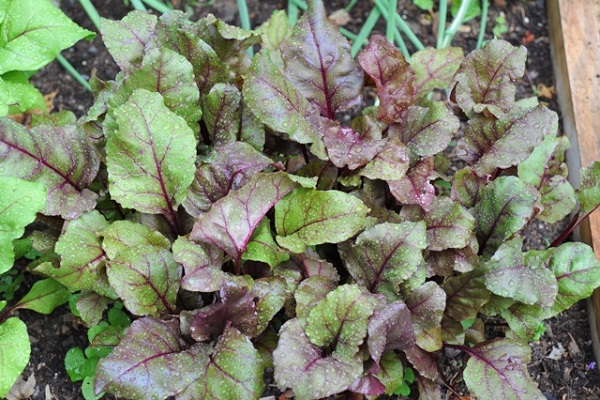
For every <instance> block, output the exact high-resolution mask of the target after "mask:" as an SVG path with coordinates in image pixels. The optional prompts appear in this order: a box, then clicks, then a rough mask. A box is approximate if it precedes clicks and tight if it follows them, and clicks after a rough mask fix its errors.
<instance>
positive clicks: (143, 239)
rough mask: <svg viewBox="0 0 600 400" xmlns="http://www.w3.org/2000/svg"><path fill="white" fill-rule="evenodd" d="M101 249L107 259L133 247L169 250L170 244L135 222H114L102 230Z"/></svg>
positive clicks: (159, 234)
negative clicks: (152, 247)
mask: <svg viewBox="0 0 600 400" xmlns="http://www.w3.org/2000/svg"><path fill="white" fill-rule="evenodd" d="M101 235H102V236H103V237H104V239H103V240H102V248H103V249H104V252H105V253H106V256H107V257H108V258H109V259H113V258H116V257H117V256H118V255H119V253H121V252H123V251H125V250H127V249H128V248H130V247H134V246H156V247H162V248H163V249H166V250H169V249H170V248H171V242H170V241H169V239H167V238H166V237H164V236H163V235H162V234H161V233H160V232H158V231H155V230H153V229H150V228H148V227H147V226H146V225H142V224H140V223H137V222H131V221H125V220H121V221H115V222H113V223H112V224H110V225H109V226H108V227H106V228H105V229H103V230H102V232H101Z"/></svg>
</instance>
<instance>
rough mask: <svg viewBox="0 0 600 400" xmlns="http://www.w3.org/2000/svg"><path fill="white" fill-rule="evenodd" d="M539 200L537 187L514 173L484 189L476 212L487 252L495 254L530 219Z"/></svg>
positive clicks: (477, 228)
mask: <svg viewBox="0 0 600 400" xmlns="http://www.w3.org/2000/svg"><path fill="white" fill-rule="evenodd" d="M538 199H539V193H538V192H537V191H535V189H533V188H532V187H531V186H529V185H527V184H525V183H523V182H522V181H521V180H520V179H519V178H517V177H514V176H501V177H499V178H497V179H495V180H494V181H493V182H492V183H490V184H488V185H487V186H485V187H484V188H483V189H482V190H481V191H480V195H479V201H478V202H477V204H476V205H475V208H474V210H473V215H474V216H475V233H476V234H477V240H478V241H479V247H480V248H481V249H482V250H483V254H484V255H486V256H491V255H492V254H494V252H495V251H496V250H497V249H498V247H500V245H501V244H502V243H504V241H506V239H508V238H510V237H511V236H512V235H513V234H515V233H517V232H518V231H520V230H521V229H522V228H523V227H524V226H525V225H526V224H527V222H529V220H530V219H531V218H532V216H533V213H534V208H535V205H536V203H537V201H538Z"/></svg>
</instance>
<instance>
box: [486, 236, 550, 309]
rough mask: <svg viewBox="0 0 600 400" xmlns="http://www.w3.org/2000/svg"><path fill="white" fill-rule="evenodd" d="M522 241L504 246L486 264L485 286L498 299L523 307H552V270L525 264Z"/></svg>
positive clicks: (518, 239)
mask: <svg viewBox="0 0 600 400" xmlns="http://www.w3.org/2000/svg"><path fill="white" fill-rule="evenodd" d="M522 247H523V240H522V239H521V238H515V239H512V240H510V241H507V242H505V243H503V244H502V245H501V246H500V247H499V248H498V250H496V252H495V253H494V255H493V256H492V258H491V259H490V260H489V261H488V262H487V263H485V266H484V268H485V269H486V271H487V272H486V274H485V286H486V287H487V288H488V289H489V290H490V291H491V292H493V293H495V294H497V295H498V296H502V297H508V298H511V299H514V300H517V301H519V302H521V303H524V304H539V305H543V306H551V305H552V304H553V303H554V299H555V298H556V295H557V290H558V289H557V283H556V279H555V277H554V274H553V273H552V271H551V270H549V269H547V268H545V267H544V266H543V265H535V264H532V263H528V262H526V261H525V255H524V254H523V252H522V251H521V248H522Z"/></svg>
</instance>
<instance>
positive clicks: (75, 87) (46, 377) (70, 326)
mask: <svg viewBox="0 0 600 400" xmlns="http://www.w3.org/2000/svg"><path fill="white" fill-rule="evenodd" d="M172 2H173V3H174V4H175V5H178V6H179V7H183V3H184V1H181V0H172ZM247 2H248V7H249V10H250V17H251V20H252V23H253V25H254V26H256V25H259V24H260V23H262V22H264V21H265V20H266V19H268V18H269V16H270V15H271V13H272V11H273V10H275V9H283V8H285V6H286V2H285V1H284V0H262V1H258V0H248V1H247ZM96 3H97V7H98V11H99V13H100V15H102V16H103V17H106V18H110V19H120V18H122V17H123V16H124V15H125V14H126V13H127V12H128V11H129V9H128V8H127V7H125V6H124V5H123V2H122V1H121V0H106V1H102V2H96ZM188 3H190V4H192V5H191V6H190V7H191V10H192V11H193V13H194V16H195V17H201V16H203V15H205V14H207V13H209V12H211V13H214V14H215V15H217V16H218V17H220V18H222V19H224V20H225V21H226V22H228V23H232V24H239V17H238V15H237V11H236V10H237V8H236V1H235V0H216V1H207V0H197V1H194V2H188ZM326 3H327V8H328V11H329V12H333V11H335V10H338V9H341V8H343V7H345V6H346V4H347V3H348V0H335V1H326ZM493 3H494V6H493V7H492V9H491V13H490V17H489V19H488V29H487V32H488V33H487V34H486V39H489V38H491V36H492V35H491V30H492V28H493V27H494V26H495V25H496V21H497V19H498V18H502V17H503V18H505V20H506V27H507V28H508V32H506V33H504V34H502V35H501V36H500V37H501V38H503V39H506V40H508V41H510V42H511V43H513V44H515V45H520V44H523V45H525V46H526V47H527V49H528V52H529V58H528V61H527V71H526V74H525V77H524V78H523V79H522V81H521V82H519V88H518V96H519V97H520V98H524V97H530V96H534V95H538V97H539V98H540V100H541V101H545V102H547V103H548V105H549V107H550V108H552V109H554V110H555V111H557V112H558V106H557V103H556V99H555V96H554V93H553V88H554V86H553V71H552V64H551V57H550V50H549V41H548V27H547V23H546V10H545V2H544V0H529V1H516V0H515V1H511V0H495V1H494V2H493ZM60 7H61V8H62V9H63V10H64V11H65V12H66V13H67V15H69V16H70V17H71V18H72V19H73V20H74V21H75V22H77V23H78V24H80V25H81V26H83V27H85V28H87V29H90V30H94V27H93V25H92V24H91V22H90V21H89V19H88V18H87V16H86V14H85V13H84V12H83V10H82V9H81V7H80V5H79V2H78V1H77V0H62V2H60ZM371 7H372V2H371V1H367V0H359V1H358V2H357V4H356V5H355V7H354V8H353V9H352V10H351V12H350V20H349V22H348V23H347V24H346V25H345V28H346V29H348V30H350V31H352V32H355V33H356V32H358V30H359V29H360V27H361V26H362V24H363V23H364V21H365V19H366V17H367V16H368V14H369V11H370V10H371ZM399 9H400V10H402V15H403V16H404V17H405V20H406V21H407V22H408V23H409V25H410V26H411V28H412V29H413V30H414V31H415V32H416V33H417V34H418V36H419V37H420V38H421V40H422V41H423V43H424V44H425V45H432V44H434V40H435V36H434V33H433V29H434V27H435V26H436V23H435V21H433V20H432V16H431V15H430V14H429V13H427V12H424V11H421V10H420V9H418V8H416V7H415V6H414V5H413V3H412V2H411V1H408V0H400V1H399ZM375 31H377V32H379V33H384V32H385V26H384V25H383V23H382V22H381V21H380V23H379V25H377V26H376V28H375ZM478 32H479V24H478V22H477V21H475V20H474V21H471V22H469V23H468V24H467V25H466V26H464V27H463V28H461V30H460V32H459V33H458V35H457V37H456V38H455V40H454V42H453V45H455V46H460V47H462V48H463V49H464V50H465V52H469V51H471V50H473V49H474V48H475V44H476V37H477V34H478ZM63 55H64V56H65V57H66V58H67V59H68V60H69V61H70V62H71V63H72V64H73V66H75V68H77V69H78V70H79V71H80V72H81V73H83V74H84V75H86V76H88V77H89V76H91V75H92V74H93V73H94V71H95V73H96V74H97V75H98V76H99V77H100V78H101V79H112V78H114V76H115V75H116V73H117V72H118V68H117V66H116V65H115V63H114V62H113V61H112V59H111V57H110V55H108V53H107V51H106V48H105V47H104V46H103V45H102V43H101V40H100V38H99V37H96V38H95V39H94V40H93V41H92V42H85V41H82V42H79V43H78V44H77V45H75V46H74V47H73V48H71V49H69V50H66V51H64V52H63ZM33 83H34V84H35V85H36V86H37V87H38V88H39V89H40V90H41V91H42V92H43V93H51V92H55V91H57V94H56V97H55V99H54V109H53V111H58V110H63V109H64V110H71V111H73V112H75V113H76V114H77V115H78V116H79V115H82V114H83V113H84V112H85V111H86V110H87V109H88V108H89V107H90V106H91V105H92V103H93V97H92V95H91V94H90V93H89V92H87V91H85V89H83V88H82V87H81V86H80V85H79V84H77V83H76V82H75V81H74V79H73V78H72V77H71V76H70V75H69V74H67V73H66V72H65V71H64V70H63V69H62V67H61V66H60V65H59V64H58V63H57V62H54V63H52V64H50V65H48V66H47V67H45V68H44V69H42V70H41V71H40V72H38V73H37V74H36V75H35V76H34V78H33ZM561 230H562V227H561V224H557V226H549V225H545V224H541V223H536V224H534V226H533V227H532V228H531V229H530V230H529V232H528V235H527V238H526V244H527V246H528V247H529V248H544V247H545V246H547V244H548V243H549V242H551V241H552V240H553V239H554V238H555V237H557V236H558V234H559V233H560V231H561ZM25 286H28V285H24V287H23V288H22V290H24V291H26V290H28V287H25ZM18 316H19V317H20V318H21V319H23V320H24V321H25V322H26V324H27V326H28V329H29V335H30V337H31V342H32V354H31V361H30V363H29V365H28V366H27V369H26V370H25V372H24V374H23V377H24V378H25V379H27V378H28V377H30V376H31V375H34V376H35V379H36V383H35V385H33V389H34V393H33V394H31V393H27V394H28V395H29V396H30V398H32V399H60V400H63V399H81V398H83V396H82V395H81V392H80V383H72V382H71V381H70V380H69V377H68V376H67V374H66V372H65V369H64V365H63V363H64V355H65V353H66V351H67V350H68V349H69V348H70V347H72V346H77V345H78V346H80V347H82V348H84V347H85V346H86V345H87V337H86V329H85V327H84V326H83V325H82V323H81V322H80V321H79V320H78V319H77V318H75V317H73V316H72V314H71V313H70V311H69V309H68V307H66V306H63V307H61V308H59V309H58V310H56V311H55V312H54V313H53V314H51V315H50V316H41V315H39V314H36V313H33V312H28V311H19V312H18ZM546 328H547V329H546V333H545V334H544V335H543V336H542V337H541V339H540V341H539V342H537V343H533V344H532V347H533V353H532V360H531V364H530V366H529V370H530V373H531V375H532V376H533V379H534V380H535V381H536V382H538V384H539V388H540V389H541V391H542V392H543V393H544V395H545V396H546V398H547V399H560V400H563V399H574V400H580V399H600V373H599V371H598V368H597V367H596V366H595V365H594V364H595V363H594V362H593V361H594V357H593V354H592V347H591V337H590V330H589V325H588V320H587V315H586V306H585V302H581V303H579V304H576V305H575V306H573V307H572V308H571V309H570V310H568V311H566V312H564V313H563V314H561V315H560V316H558V317H556V318H552V319H550V320H548V321H546ZM450 383H451V384H452V385H456V390H460V388H461V384H460V383H461V382H460V377H454V380H451V381H450ZM449 393H450V392H449ZM462 394H463V395H468V393H462ZM275 395H276V394H275ZM25 397H27V396H25ZM25 397H23V398H25ZM448 398H451V394H448ZM463 398H465V397H463ZM466 398H468V397H466Z"/></svg>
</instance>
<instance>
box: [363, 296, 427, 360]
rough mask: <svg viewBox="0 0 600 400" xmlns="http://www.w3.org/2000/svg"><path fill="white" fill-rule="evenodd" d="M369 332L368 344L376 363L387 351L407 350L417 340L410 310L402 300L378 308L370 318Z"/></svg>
mask: <svg viewBox="0 0 600 400" xmlns="http://www.w3.org/2000/svg"><path fill="white" fill-rule="evenodd" d="M368 332H369V339H368V341H367V345H368V347H369V353H370V354H371V358H372V359H373V361H375V363H376V364H380V361H381V358H382V356H383V355H384V353H385V352H387V351H390V350H406V349H408V348H410V347H412V346H414V345H415V342H416V338H415V332H414V330H413V324H412V321H411V319H410V311H409V310H408V307H407V306H406V304H404V302H403V301H402V300H398V301H395V302H393V303H390V304H386V305H384V306H382V307H379V308H377V309H376V310H375V311H374V312H373V315H372V316H371V318H369V326H368Z"/></svg>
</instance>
